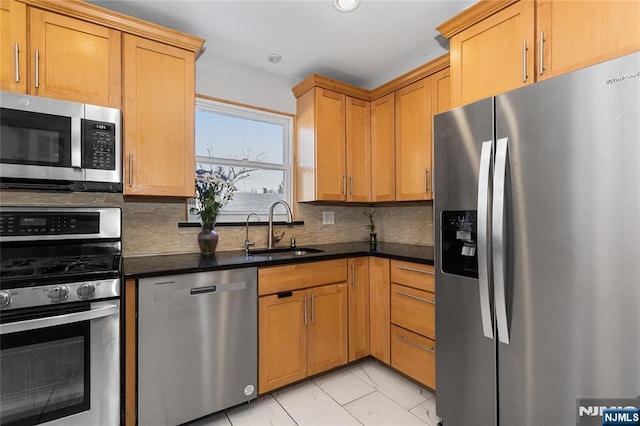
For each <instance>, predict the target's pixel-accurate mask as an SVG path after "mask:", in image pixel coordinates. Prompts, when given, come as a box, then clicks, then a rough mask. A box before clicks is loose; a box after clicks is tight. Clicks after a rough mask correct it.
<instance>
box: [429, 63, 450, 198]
mask: <svg viewBox="0 0 640 426" xmlns="http://www.w3.org/2000/svg"><path fill="white" fill-rule="evenodd" d="M429 82H430V85H431V112H432V113H433V115H436V114H440V113H441V112H444V111H448V110H449V109H450V108H451V96H450V82H451V77H450V75H449V68H445V69H443V70H442V71H438V72H437V73H435V74H433V75H430V76H429ZM432 122H433V121H432ZM434 167H435V163H434V162H433V137H432V139H431V170H434ZM431 188H432V191H431V196H432V197H433V198H434V199H435V197H436V193H435V191H434V190H433V189H434V188H435V187H434V186H433V174H432V175H431Z"/></svg>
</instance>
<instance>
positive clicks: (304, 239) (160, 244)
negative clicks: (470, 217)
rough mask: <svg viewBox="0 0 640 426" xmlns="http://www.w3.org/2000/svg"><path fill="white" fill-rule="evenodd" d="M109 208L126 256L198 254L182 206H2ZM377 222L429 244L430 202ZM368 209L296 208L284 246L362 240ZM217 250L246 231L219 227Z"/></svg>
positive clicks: (15, 199) (40, 201) (389, 234)
mask: <svg viewBox="0 0 640 426" xmlns="http://www.w3.org/2000/svg"><path fill="white" fill-rule="evenodd" d="M9 205H11V206H101V207H102V206H110V207H121V208H122V220H123V224H122V245H123V251H124V254H125V255H126V256H134V255H148V254H167V253H189V252H197V251H198V244H197V241H196V236H197V234H198V232H199V228H179V227H178V222H184V221H185V220H186V219H185V218H186V206H185V203H184V202H183V201H180V200H176V201H158V200H155V199H154V200H149V201H146V200H144V199H136V200H135V201H130V200H129V199H127V200H126V201H125V199H124V197H123V196H122V194H107V193H82V192H73V193H52V192H32V191H18V190H3V191H2V192H1V193H0V206H9ZM374 208H375V211H376V212H375V221H376V228H377V233H378V240H379V241H386V242H393V243H405V244H417V245H425V246H431V245H433V208H432V203H431V202H426V203H408V204H403V203H396V204H393V205H376V206H375V207H374ZM370 209H371V207H370V206H366V205H355V206H351V205H320V204H305V203H298V205H297V214H296V220H302V221H304V225H296V226H289V227H287V226H276V227H275V231H276V232H277V233H280V232H282V231H284V232H285V237H284V239H283V241H286V242H287V243H288V242H289V239H290V237H291V236H294V237H295V238H296V242H297V244H298V245H305V244H322V243H339V242H349V241H366V240H368V237H369V231H368V228H367V224H368V218H367V217H366V216H365V215H364V213H365V212H369V211H370ZM324 211H332V212H334V216H335V224H334V225H323V224H322V212H324ZM217 231H218V233H219V234H220V240H219V243H218V248H217V250H240V249H242V248H243V243H244V238H245V227H244V226H233V227H226V226H225V227H218V228H217ZM249 239H250V240H252V241H255V243H256V245H255V247H266V245H267V227H266V226H264V227H262V226H259V227H255V226H252V227H250V228H249Z"/></svg>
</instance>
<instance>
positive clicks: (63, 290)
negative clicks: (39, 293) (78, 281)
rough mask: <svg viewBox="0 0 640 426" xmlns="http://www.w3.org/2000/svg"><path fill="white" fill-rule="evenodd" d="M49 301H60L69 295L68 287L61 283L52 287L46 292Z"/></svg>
mask: <svg viewBox="0 0 640 426" xmlns="http://www.w3.org/2000/svg"><path fill="white" fill-rule="evenodd" d="M47 297H48V298H49V301H50V302H62V301H63V300H65V299H66V298H67V297H69V289H68V288H67V287H65V286H63V285H59V286H56V287H53V288H52V289H51V290H49V292H48V293H47Z"/></svg>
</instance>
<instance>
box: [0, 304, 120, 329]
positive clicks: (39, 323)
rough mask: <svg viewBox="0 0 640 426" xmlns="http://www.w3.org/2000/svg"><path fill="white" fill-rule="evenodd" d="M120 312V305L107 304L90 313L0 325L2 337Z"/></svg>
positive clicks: (93, 309) (84, 312)
mask: <svg viewBox="0 0 640 426" xmlns="http://www.w3.org/2000/svg"><path fill="white" fill-rule="evenodd" d="M117 312H118V305H114V304H111V303H109V304H106V305H102V306H99V307H97V308H92V309H90V310H88V311H82V312H74V313H71V314H64V315H56V316H53V317H44V318H34V319H30V320H25V321H17V322H10V323H7V324H0V335H5V334H9V333H17V332H21V331H29V330H35V329H39V328H45V327H52V326H55V325H65V324H73V323H75V322H81V321H87V320H93V319H98V318H104V317H108V316H110V315H113V314H115V313H117Z"/></svg>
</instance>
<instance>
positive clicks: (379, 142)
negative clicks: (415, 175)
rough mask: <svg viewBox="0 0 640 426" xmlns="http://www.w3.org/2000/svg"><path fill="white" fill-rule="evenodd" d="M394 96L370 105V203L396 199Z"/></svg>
mask: <svg viewBox="0 0 640 426" xmlns="http://www.w3.org/2000/svg"><path fill="white" fill-rule="evenodd" d="M395 102H396V98H395V93H389V94H388V95H386V96H383V97H382V98H380V99H376V100H375V101H372V102H371V169H372V174H371V201H394V200H395V199H396V163H395V159H396V144H395V139H396V135H395V132H396V126H395V123H396V118H395V111H396V107H395Z"/></svg>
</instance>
